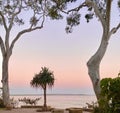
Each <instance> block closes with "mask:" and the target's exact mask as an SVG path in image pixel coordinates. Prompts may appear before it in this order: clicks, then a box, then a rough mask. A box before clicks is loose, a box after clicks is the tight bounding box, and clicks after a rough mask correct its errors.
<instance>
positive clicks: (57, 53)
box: [0, 13, 120, 94]
mask: <svg viewBox="0 0 120 113" xmlns="http://www.w3.org/2000/svg"><path fill="white" fill-rule="evenodd" d="M112 15H113V16H114V18H113V19H112V22H113V23H112V25H111V26H115V25H116V24H117V23H118V22H119V18H117V16H116V13H113V14H112ZM65 25H66V24H65V20H61V21H50V20H48V21H47V22H46V24H45V27H44V28H43V29H42V30H40V31H35V32H32V33H30V34H25V35H24V36H23V37H22V38H21V39H20V40H19V41H18V42H17V44H16V45H15V47H14V50H13V54H12V56H11V58H10V63H9V72H10V88H11V90H12V92H13V93H17V92H18V93H20V92H21V93H30V92H29V91H31V92H32V91H33V88H30V84H29V83H30V81H31V79H32V78H33V76H34V74H35V73H38V72H39V71H40V69H41V67H42V66H46V67H48V68H49V69H50V70H52V71H54V75H55V79H56V80H55V86H54V88H53V91H52V92H51V93H57V92H59V93H60V92H61V93H88V94H91V93H93V89H92V84H91V81H90V78H89V76H88V72H87V66H86V62H87V61H88V60H89V58H90V57H91V56H92V55H93V54H94V53H95V52H96V50H97V48H98V46H99V44H100V39H101V35H102V29H101V25H100V24H99V22H98V21H97V19H94V20H92V21H91V22H90V23H88V24H87V23H86V20H82V21H81V24H80V26H79V27H76V28H74V31H73V33H72V34H66V33H65V30H64V28H65ZM14 32H16V31H14ZM0 34H1V31H0ZM12 35H14V34H12ZM119 42H120V30H119V31H118V32H117V33H116V34H115V35H113V36H112V38H111V40H110V43H109V46H108V50H107V52H106V54H105V57H104V58H103V60H102V63H101V68H100V73H101V78H104V77H116V76H117V74H118V72H119V71H120V52H119V51H120V43H119ZM0 63H1V61H0ZM25 88H26V89H25ZM22 89H25V90H26V91H24V92H22ZM32 93H33V92H32ZM34 93H36V90H34Z"/></svg>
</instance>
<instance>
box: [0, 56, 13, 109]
mask: <svg viewBox="0 0 120 113" xmlns="http://www.w3.org/2000/svg"><path fill="white" fill-rule="evenodd" d="M8 62H9V57H7V56H6V55H4V56H3V62H2V88H3V92H2V93H3V94H2V96H3V102H4V105H5V106H6V107H10V106H11V104H10V97H9V82H8V81H9V78H8V77H9V76H8Z"/></svg>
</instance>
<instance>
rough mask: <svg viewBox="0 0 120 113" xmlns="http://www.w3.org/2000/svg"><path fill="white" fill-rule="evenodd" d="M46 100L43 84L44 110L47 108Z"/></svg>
mask: <svg viewBox="0 0 120 113" xmlns="http://www.w3.org/2000/svg"><path fill="white" fill-rule="evenodd" d="M46 103H47V100H46V86H45V88H44V110H46V109H47V104H46Z"/></svg>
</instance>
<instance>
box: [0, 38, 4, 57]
mask: <svg viewBox="0 0 120 113" xmlns="http://www.w3.org/2000/svg"><path fill="white" fill-rule="evenodd" d="M0 48H1V52H2V55H3V56H4V55H5V46H4V42H3V40H2V38H1V36H0Z"/></svg>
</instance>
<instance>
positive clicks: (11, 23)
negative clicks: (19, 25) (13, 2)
mask: <svg viewBox="0 0 120 113" xmlns="http://www.w3.org/2000/svg"><path fill="white" fill-rule="evenodd" d="M19 2H20V1H18V2H17V4H19ZM21 8H22V2H21V4H20V8H19V10H18V11H17V12H16V13H15V14H13V15H12V19H11V21H10V25H9V30H11V28H12V26H13V21H14V18H15V16H16V15H18V14H19V13H20V12H21ZM15 9H16V8H15ZM15 9H14V11H15Z"/></svg>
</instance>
